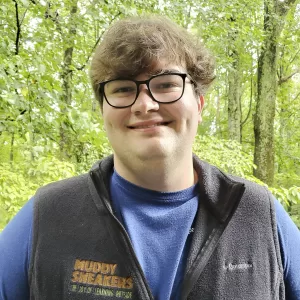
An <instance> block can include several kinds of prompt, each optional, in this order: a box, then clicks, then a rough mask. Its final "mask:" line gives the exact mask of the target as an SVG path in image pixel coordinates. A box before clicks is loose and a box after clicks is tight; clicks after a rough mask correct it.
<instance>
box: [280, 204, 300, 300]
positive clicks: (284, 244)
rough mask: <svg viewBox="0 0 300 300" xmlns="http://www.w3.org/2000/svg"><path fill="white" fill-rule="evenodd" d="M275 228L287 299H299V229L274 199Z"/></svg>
mask: <svg viewBox="0 0 300 300" xmlns="http://www.w3.org/2000/svg"><path fill="white" fill-rule="evenodd" d="M275 211H276V219H277V229H278V236H279V243H280V248H281V255H282V262H283V269H284V281H285V290H286V299H287V300H300V231H299V229H298V228H297V227H296V225H295V224H294V222H293V221H292V220H291V218H290V216H289V215H288V213H287V212H286V211H285V210H284V208H283V207H282V205H281V204H280V203H279V201H278V200H276V199H275Z"/></svg>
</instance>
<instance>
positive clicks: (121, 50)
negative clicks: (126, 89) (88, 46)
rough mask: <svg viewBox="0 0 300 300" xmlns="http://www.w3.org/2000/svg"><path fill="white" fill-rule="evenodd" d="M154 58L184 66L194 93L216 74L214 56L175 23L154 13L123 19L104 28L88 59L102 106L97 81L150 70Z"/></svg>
mask: <svg viewBox="0 0 300 300" xmlns="http://www.w3.org/2000/svg"><path fill="white" fill-rule="evenodd" d="M157 61H163V62H164V63H170V64H172V65H174V64H175V65H180V66H182V67H183V68H185V69H186V71H187V73H188V74H189V75H190V76H191V78H192V80H193V82H194V83H195V92H196V93H197V94H204V93H205V92H206V90H207V88H208V87H209V86H210V84H211V83H212V81H213V80H214V78H215V60H214V57H213V56H212V55H211V53H210V52H209V51H208V50H207V49H206V48H205V47H204V45H203V44H202V43H201V42H200V40H199V38H198V39H197V38H196V37H194V36H192V35H191V34H190V33H189V32H188V31H187V30H185V29H183V28H182V27H180V26H179V25H177V24H176V23H174V22H172V21H170V20H169V19H168V18H166V17H161V16H155V15H151V16H140V17H130V18H126V19H122V20H119V21H116V22H115V23H113V25H112V26H111V27H110V28H109V29H108V30H107V32H106V33H105V35H104V37H103V40H102V41H101V43H100V44H99V45H98V47H97V49H96V51H95V53H94V56H93V59H92V62H91V67H90V78H91V82H92V86H93V90H94V92H95V95H96V98H97V99H98V101H99V102H100V105H101V107H102V104H103V97H102V95H100V94H99V90H98V89H99V83H100V82H102V81H105V80H109V79H114V78H118V77H124V76H125V77H127V78H135V77H136V76H137V75H139V74H141V73H144V72H147V71H151V66H153V63H155V62H157Z"/></svg>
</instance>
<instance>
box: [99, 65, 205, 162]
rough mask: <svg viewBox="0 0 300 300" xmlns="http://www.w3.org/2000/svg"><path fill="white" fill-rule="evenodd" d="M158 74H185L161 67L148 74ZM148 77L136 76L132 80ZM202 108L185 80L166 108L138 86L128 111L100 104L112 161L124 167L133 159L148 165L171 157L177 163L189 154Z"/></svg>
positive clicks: (145, 75) (202, 101) (145, 89)
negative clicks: (134, 100)
mask: <svg viewBox="0 0 300 300" xmlns="http://www.w3.org/2000/svg"><path fill="white" fill-rule="evenodd" d="M158 70H166V71H167V70H172V71H173V72H174V71H176V72H180V73H186V71H185V70H184V69H183V68H182V67H179V66H174V65H163V64H156V65H155V67H154V68H153V69H152V70H151V72H150V73H155V72H157V71H158ZM149 77H151V76H150V75H149V74H148V75H147V74H140V75H139V76H138V77H137V78H135V79H136V80H146V79H148V78H149ZM203 104H204V100H203V97H200V96H196V95H195V93H194V90H193V86H192V84H191V83H190V81H189V79H186V84H185V91H184V94H183V95H182V97H181V98H180V99H179V100H178V101H176V102H174V103H170V104H161V103H157V102H155V101H154V100H153V99H152V98H151V97H150V96H149V91H148V89H147V87H146V85H145V84H142V85H141V86H140V93H139V96H138V98H137V100H136V102H135V103H134V104H133V105H132V106H131V107H127V108H121V109H116V108H114V107H111V106H110V105H109V104H108V103H107V102H106V101H105V100H104V102H103V119H104V126H105V129H106V131H107V136H108V139H109V141H110V143H111V145H112V148H113V149H114V153H115V159H118V160H119V161H121V162H123V163H124V164H125V163H127V164H128V163H130V161H132V160H135V159H139V160H141V161H145V162H151V161H154V160H156V161H157V160H163V159H165V158H171V157H172V156H174V159H176V160H178V158H179V159H180V157H181V156H184V155H185V156H186V154H190V153H191V152H192V144H193V140H194V137H195V135H196V133H197V127H198V124H199V122H201V111H202V107H203Z"/></svg>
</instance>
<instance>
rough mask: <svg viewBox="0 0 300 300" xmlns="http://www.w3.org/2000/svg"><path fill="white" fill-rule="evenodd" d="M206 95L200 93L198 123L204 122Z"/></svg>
mask: <svg viewBox="0 0 300 300" xmlns="http://www.w3.org/2000/svg"><path fill="white" fill-rule="evenodd" d="M204 102H205V100H204V96H203V95H200V96H199V101H198V123H199V124H200V123H201V122H202V116H201V114H202V110H203V107H204Z"/></svg>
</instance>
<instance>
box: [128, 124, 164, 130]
mask: <svg viewBox="0 0 300 300" xmlns="http://www.w3.org/2000/svg"><path fill="white" fill-rule="evenodd" d="M161 125H166V123H157V124H153V125H147V126H137V127H134V128H137V129H139V128H152V127H156V126H161Z"/></svg>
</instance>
